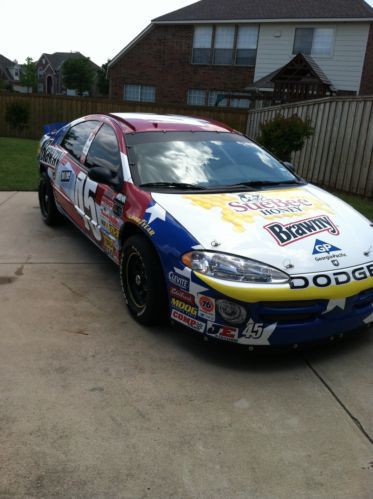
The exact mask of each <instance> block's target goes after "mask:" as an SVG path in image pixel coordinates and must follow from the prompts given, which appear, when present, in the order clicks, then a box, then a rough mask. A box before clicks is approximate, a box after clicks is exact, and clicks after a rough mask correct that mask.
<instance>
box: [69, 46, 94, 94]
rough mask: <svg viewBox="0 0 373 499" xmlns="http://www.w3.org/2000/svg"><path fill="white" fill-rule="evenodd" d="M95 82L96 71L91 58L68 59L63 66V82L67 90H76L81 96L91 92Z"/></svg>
mask: <svg viewBox="0 0 373 499" xmlns="http://www.w3.org/2000/svg"><path fill="white" fill-rule="evenodd" d="M94 80H95V71H94V69H93V67H92V63H91V61H90V59H89V57H84V56H83V55H82V56H81V57H77V58H71V59H66V61H65V62H64V63H63V65H62V81H63V84H64V86H65V87H66V88H70V89H74V90H76V91H77V92H78V94H79V95H83V92H90V91H91V88H92V85H93V82H94Z"/></svg>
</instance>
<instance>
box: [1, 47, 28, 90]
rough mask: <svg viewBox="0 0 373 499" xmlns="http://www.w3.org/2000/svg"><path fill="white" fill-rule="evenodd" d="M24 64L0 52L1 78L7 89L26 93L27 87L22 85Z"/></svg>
mask: <svg viewBox="0 0 373 499" xmlns="http://www.w3.org/2000/svg"><path fill="white" fill-rule="evenodd" d="M21 72H22V65H21V64H18V62H17V61H11V60H10V59H8V58H7V57H5V56H3V55H1V54H0V80H1V81H2V86H3V88H4V89H6V90H13V91H14V92H22V93H26V92H27V88H26V87H23V86H22V85H20V83H19V81H20V78H21Z"/></svg>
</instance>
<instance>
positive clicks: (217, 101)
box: [187, 89, 251, 109]
mask: <svg viewBox="0 0 373 499" xmlns="http://www.w3.org/2000/svg"><path fill="white" fill-rule="evenodd" d="M246 95H247V94H245V93H243V92H227V91H226V90H199V89H189V90H188V98H187V102H188V104H189V105H190V106H211V107H215V106H216V107H240V108H246V109H248V108H249V107H250V103H251V101H250V99H249V96H248V95H247V97H246ZM236 96H237V97H236Z"/></svg>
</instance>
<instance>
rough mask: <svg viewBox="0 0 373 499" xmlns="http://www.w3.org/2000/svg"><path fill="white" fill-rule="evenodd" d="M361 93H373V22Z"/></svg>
mask: <svg viewBox="0 0 373 499" xmlns="http://www.w3.org/2000/svg"><path fill="white" fill-rule="evenodd" d="M359 93H360V95H373V24H371V25H370V30H369V37H368V44H367V51H366V53H365V61H364V69H363V75H362V78H361V85H360V92H359Z"/></svg>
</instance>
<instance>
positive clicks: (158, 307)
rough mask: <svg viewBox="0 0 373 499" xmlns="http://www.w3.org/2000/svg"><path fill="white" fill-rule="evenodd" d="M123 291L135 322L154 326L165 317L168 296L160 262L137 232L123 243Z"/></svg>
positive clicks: (147, 242)
mask: <svg viewBox="0 0 373 499" xmlns="http://www.w3.org/2000/svg"><path fill="white" fill-rule="evenodd" d="M120 279H121V284H122V290H123V293H124V296H125V299H126V302H127V306H128V308H129V310H130V312H131V314H132V315H133V316H134V317H135V318H136V320H137V321H138V322H140V323H141V324H146V325H154V324H159V323H161V322H163V321H164V320H165V319H166V316H167V297H166V290H165V285H164V279H163V274H162V269H161V264H160V261H159V258H158V255H157V254H156V252H155V250H154V248H153V246H152V245H151V243H150V242H149V241H148V240H147V239H146V237H144V236H142V235H140V234H136V235H134V236H131V237H130V238H129V239H128V240H127V241H126V242H125V243H124V245H123V249H122V257H121V263H120Z"/></svg>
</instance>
